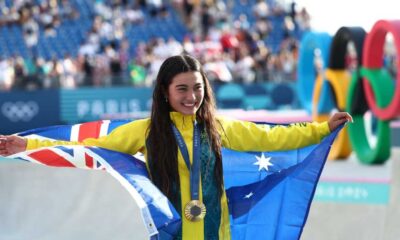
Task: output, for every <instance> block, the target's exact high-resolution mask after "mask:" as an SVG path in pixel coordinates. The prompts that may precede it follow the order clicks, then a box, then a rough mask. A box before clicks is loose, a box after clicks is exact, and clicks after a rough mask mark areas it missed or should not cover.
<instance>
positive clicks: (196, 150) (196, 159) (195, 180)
mask: <svg viewBox="0 0 400 240" xmlns="http://www.w3.org/2000/svg"><path fill="white" fill-rule="evenodd" d="M172 130H173V132H174V135H175V139H176V141H177V143H178V147H179V150H180V151H181V154H182V156H183V159H184V160H185V163H186V167H187V168H188V170H189V172H190V197H191V200H199V184H200V129H199V125H198V124H197V122H196V121H195V122H194V127H193V164H190V159H189V152H188V149H187V146H186V144H185V141H184V139H183V137H182V135H181V133H180V132H179V130H178V129H177V128H176V126H175V125H172Z"/></svg>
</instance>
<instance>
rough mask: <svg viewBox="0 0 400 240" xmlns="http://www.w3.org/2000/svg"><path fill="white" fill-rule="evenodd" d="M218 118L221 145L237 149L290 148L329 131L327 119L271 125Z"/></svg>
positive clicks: (306, 144)
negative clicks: (323, 120) (325, 120)
mask: <svg viewBox="0 0 400 240" xmlns="http://www.w3.org/2000/svg"><path fill="white" fill-rule="evenodd" d="M219 122H220V124H221V130H220V131H221V133H220V134H221V139H222V145H223V146H224V147H226V148H229V149H232V150H237V151H278V150H291V149H296V148H301V147H305V146H308V145H312V144H316V143H319V142H320V141H321V140H322V139H323V138H324V137H325V136H327V135H328V134H329V133H330V130H329V126H328V123H327V122H323V123H317V122H313V123H294V124H290V125H288V126H283V125H279V126H274V127H271V126H269V125H262V124H255V123H252V122H246V121H240V120H233V119H227V118H219Z"/></svg>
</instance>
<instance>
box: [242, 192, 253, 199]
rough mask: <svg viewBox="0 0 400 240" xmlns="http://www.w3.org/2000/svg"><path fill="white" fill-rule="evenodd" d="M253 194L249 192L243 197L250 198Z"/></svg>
mask: <svg viewBox="0 0 400 240" xmlns="http://www.w3.org/2000/svg"><path fill="white" fill-rule="evenodd" d="M251 196H253V192H250V193H249V194H247V195H245V196H244V198H251Z"/></svg>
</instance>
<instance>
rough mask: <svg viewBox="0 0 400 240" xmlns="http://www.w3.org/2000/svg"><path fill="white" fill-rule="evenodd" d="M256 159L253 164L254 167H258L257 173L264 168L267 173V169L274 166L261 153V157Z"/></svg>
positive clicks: (269, 158)
mask: <svg viewBox="0 0 400 240" xmlns="http://www.w3.org/2000/svg"><path fill="white" fill-rule="evenodd" d="M256 158H257V162H255V163H254V165H258V171H261V169H263V168H265V170H266V171H269V170H268V167H269V166H274V164H272V163H271V162H270V160H271V157H268V158H266V157H265V156H264V153H261V157H258V156H256Z"/></svg>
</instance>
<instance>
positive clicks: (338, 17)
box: [295, 0, 400, 35]
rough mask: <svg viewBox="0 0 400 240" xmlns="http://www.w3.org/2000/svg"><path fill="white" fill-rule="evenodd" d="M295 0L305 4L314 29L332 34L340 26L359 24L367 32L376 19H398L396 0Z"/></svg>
mask: <svg viewBox="0 0 400 240" xmlns="http://www.w3.org/2000/svg"><path fill="white" fill-rule="evenodd" d="M295 1H296V3H297V4H298V5H299V6H306V8H307V9H308V12H309V13H310V15H311V26H312V28H313V29H314V30H316V31H325V32H328V33H330V34H332V35H333V34H334V33H335V32H336V31H337V30H338V29H339V28H340V27H342V26H349V27H350V26H361V27H363V28H364V29H365V30H366V31H367V32H369V30H370V29H371V28H372V26H373V24H374V23H375V22H377V21H378V20H382V19H385V20H390V19H392V20H393V19H400V11H399V8H398V7H397V6H398V5H399V3H400V2H398V0H295ZM396 5H397V6H396Z"/></svg>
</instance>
